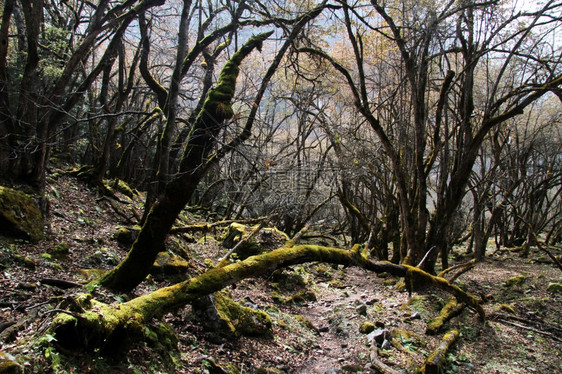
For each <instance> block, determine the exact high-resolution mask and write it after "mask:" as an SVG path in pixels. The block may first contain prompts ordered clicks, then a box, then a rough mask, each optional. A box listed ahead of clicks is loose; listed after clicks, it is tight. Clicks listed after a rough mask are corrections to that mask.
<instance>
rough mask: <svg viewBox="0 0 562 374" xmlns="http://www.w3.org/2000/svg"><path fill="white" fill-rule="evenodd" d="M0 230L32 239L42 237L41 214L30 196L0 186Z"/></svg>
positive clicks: (8, 234)
mask: <svg viewBox="0 0 562 374" xmlns="http://www.w3.org/2000/svg"><path fill="white" fill-rule="evenodd" d="M0 232H1V233H2V234H4V235H7V236H12V237H16V238H23V239H29V240H33V241H38V240H41V239H42V238H43V216H42V214H41V211H40V210H39V208H38V207H37V205H36V204H35V202H34V201H33V199H32V198H31V196H29V195H27V194H25V193H23V192H21V191H17V190H14V189H12V188H8V187H2V186H0Z"/></svg>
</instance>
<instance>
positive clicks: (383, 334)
mask: <svg viewBox="0 0 562 374" xmlns="http://www.w3.org/2000/svg"><path fill="white" fill-rule="evenodd" d="M389 336H390V331H388V329H376V330H374V331H373V332H371V333H369V335H367V340H368V341H369V343H371V344H373V345H377V346H380V345H381V344H382V343H383V342H384V341H385V340H386V339H387V338H388V337H389Z"/></svg>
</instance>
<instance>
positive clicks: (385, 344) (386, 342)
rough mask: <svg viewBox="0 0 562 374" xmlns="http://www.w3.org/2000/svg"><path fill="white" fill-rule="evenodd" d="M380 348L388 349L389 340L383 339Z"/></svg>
mask: <svg viewBox="0 0 562 374" xmlns="http://www.w3.org/2000/svg"><path fill="white" fill-rule="evenodd" d="M381 349H384V350H389V349H390V342H389V341H388V340H386V339H385V340H384V341H383V342H382V344H381Z"/></svg>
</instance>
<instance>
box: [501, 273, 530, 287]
mask: <svg viewBox="0 0 562 374" xmlns="http://www.w3.org/2000/svg"><path fill="white" fill-rule="evenodd" d="M526 279H527V278H526V277H525V276H524V275H516V276H514V277H511V278H508V279H507V280H506V281H505V282H504V285H505V286H507V287H513V286H519V285H521V284H523V282H525V280H526Z"/></svg>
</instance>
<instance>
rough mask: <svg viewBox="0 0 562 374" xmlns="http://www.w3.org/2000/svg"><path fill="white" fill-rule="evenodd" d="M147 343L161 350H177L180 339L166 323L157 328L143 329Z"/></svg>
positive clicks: (157, 325) (148, 327)
mask: <svg viewBox="0 0 562 374" xmlns="http://www.w3.org/2000/svg"><path fill="white" fill-rule="evenodd" d="M142 332H143V336H144V338H145V339H146V341H147V342H148V343H149V344H150V345H151V346H152V347H154V348H157V349H159V350H175V349H177V346H178V337H177V335H176V333H175V332H174V330H173V329H172V328H171V327H170V326H169V325H168V324H165V323H162V322H160V323H158V324H156V325H155V326H144V327H143V329H142Z"/></svg>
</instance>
